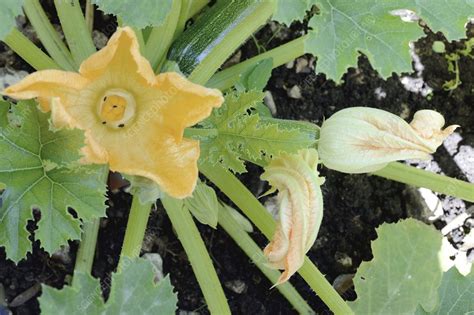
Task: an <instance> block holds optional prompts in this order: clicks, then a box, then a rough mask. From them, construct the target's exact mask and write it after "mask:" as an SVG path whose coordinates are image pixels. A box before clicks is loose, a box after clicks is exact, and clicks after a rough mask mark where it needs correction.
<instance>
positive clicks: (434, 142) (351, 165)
mask: <svg viewBox="0 0 474 315" xmlns="http://www.w3.org/2000/svg"><path fill="white" fill-rule="evenodd" d="M443 125H444V118H443V117H442V116H441V115H440V114H438V113H436V112H434V111H431V110H424V111H419V112H417V113H415V117H414V119H413V122H412V123H411V125H410V124H408V123H407V122H406V121H405V120H403V119H402V118H400V117H398V116H396V115H394V114H391V113H389V112H386V111H383V110H379V109H375V108H368V107H351V108H346V109H343V110H341V111H339V112H337V113H335V114H334V115H333V116H331V117H330V118H329V119H328V120H326V121H325V122H324V123H323V125H322V127H321V133H320V140H319V143H318V152H319V155H320V158H321V161H322V162H323V164H324V165H325V166H326V167H328V168H331V169H334V170H337V171H340V172H346V173H366V172H373V171H376V170H379V169H381V168H383V167H385V166H386V165H387V164H388V163H390V162H393V161H397V160H405V159H430V158H431V156H430V154H431V153H434V151H435V150H436V149H437V147H438V146H439V145H441V143H442V142H443V140H444V139H445V138H446V137H447V136H449V135H450V134H451V133H452V132H453V131H454V129H456V128H457V126H449V127H447V128H446V129H444V130H442V129H441V128H442V127H443Z"/></svg>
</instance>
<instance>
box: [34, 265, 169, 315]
mask: <svg viewBox="0 0 474 315" xmlns="http://www.w3.org/2000/svg"><path fill="white" fill-rule="evenodd" d="M154 276H155V275H154V273H153V266H152V265H151V263H150V262H149V261H147V260H145V259H141V258H137V259H135V260H132V261H127V264H126V265H123V267H122V271H121V272H118V273H114V274H113V275H112V288H111V290H110V297H109V299H108V301H107V302H106V303H104V301H103V299H102V295H101V289H100V282H99V280H98V279H94V278H92V276H90V275H88V274H84V273H77V272H76V273H75V274H74V286H72V287H64V288H63V289H62V290H57V289H55V288H52V287H48V286H46V285H43V286H42V287H43V294H42V295H41V297H40V298H39V302H40V308H41V311H42V314H44V315H49V314H69V315H76V314H78V315H79V314H94V315H109V314H110V315H113V314H122V315H128V314H130V315H135V314H150V315H152V314H163V315H167V314H170V315H171V314H174V313H175V311H176V304H177V302H178V299H177V297H176V294H175V293H173V287H172V285H171V282H170V279H169V277H166V278H165V279H163V280H161V281H160V282H158V284H155V283H154Z"/></svg>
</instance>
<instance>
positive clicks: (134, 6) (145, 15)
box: [92, 0, 173, 29]
mask: <svg viewBox="0 0 474 315" xmlns="http://www.w3.org/2000/svg"><path fill="white" fill-rule="evenodd" d="M92 2H93V3H94V4H97V6H98V7H99V9H101V10H102V11H104V12H105V13H107V14H113V15H115V16H117V17H119V18H121V19H122V21H123V23H124V24H126V25H129V26H133V27H136V28H139V29H142V28H145V27H147V26H160V25H161V24H163V22H164V21H165V19H166V17H167V16H168V14H169V12H170V11H171V4H172V3H173V0H154V1H150V0H133V1H130V0H93V1H92Z"/></svg>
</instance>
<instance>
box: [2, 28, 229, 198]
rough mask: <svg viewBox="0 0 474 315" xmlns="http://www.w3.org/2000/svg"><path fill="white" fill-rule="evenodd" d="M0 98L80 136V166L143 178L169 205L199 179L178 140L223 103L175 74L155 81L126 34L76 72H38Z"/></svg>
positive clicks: (190, 143)
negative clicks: (22, 102)
mask: <svg viewBox="0 0 474 315" xmlns="http://www.w3.org/2000/svg"><path fill="white" fill-rule="evenodd" d="M3 93H4V94H5V95H7V96H9V97H12V98H16V99H31V98H37V100H38V102H39V103H40V108H41V110H43V111H45V112H46V111H50V110H51V111H52V121H53V124H54V126H55V127H56V128H61V127H68V128H79V129H82V130H84V131H85V136H86V147H85V148H84V149H83V153H84V159H83V162H84V163H99V164H106V163H108V164H109V166H110V169H111V170H113V171H118V172H123V173H126V174H130V175H138V176H143V177H146V178H149V179H151V180H153V181H154V182H156V183H157V184H158V185H160V187H161V188H162V189H163V190H164V191H165V192H166V193H168V194H169V195H171V196H173V197H176V198H184V197H187V196H190V195H191V194H192V191H193V189H194V187H195V185H196V182H197V176H198V168H197V160H198V158H199V142H198V141H195V140H189V139H183V132H184V129H185V128H186V127H190V126H192V125H194V124H196V123H198V122H199V121H201V120H203V119H204V118H206V117H208V116H209V115H210V113H211V111H212V109H213V108H214V107H219V106H220V105H221V104H222V102H223V97H222V94H221V92H220V91H218V90H215V89H207V88H205V87H202V86H200V85H196V84H193V83H191V82H190V81H188V80H187V79H185V78H184V77H182V76H181V75H179V74H177V73H171V72H170V73H162V74H159V75H157V76H155V74H154V72H153V69H152V67H151V66H150V63H149V62H148V60H146V59H145V58H144V57H143V56H141V55H140V51H139V45H138V41H137V38H136V36H135V33H134V32H133V31H132V29H130V28H128V27H125V28H119V29H118V30H117V32H116V33H115V34H114V35H113V36H112V37H111V38H110V40H109V42H108V44H107V46H106V47H105V48H103V49H102V50H100V51H98V52H97V53H95V54H93V55H92V56H91V57H89V58H88V59H87V60H85V61H84V62H83V63H82V65H81V67H80V69H79V73H73V72H64V71H58V70H44V71H38V72H35V73H33V74H31V75H29V76H28V77H27V78H25V79H24V80H23V81H21V82H20V83H18V84H16V85H13V86H11V87H9V88H7V89H6V90H5V91H4V92H3Z"/></svg>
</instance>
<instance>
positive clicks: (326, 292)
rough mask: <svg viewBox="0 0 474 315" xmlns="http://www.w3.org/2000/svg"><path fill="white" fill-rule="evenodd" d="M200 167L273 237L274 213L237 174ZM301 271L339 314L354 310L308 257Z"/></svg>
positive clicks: (349, 312)
mask: <svg viewBox="0 0 474 315" xmlns="http://www.w3.org/2000/svg"><path fill="white" fill-rule="evenodd" d="M199 170H200V171H201V172H202V173H203V174H204V175H205V176H206V177H207V178H208V179H209V180H210V181H212V182H213V183H214V184H215V185H216V186H217V187H218V188H219V189H220V190H221V191H222V192H223V193H224V194H225V195H227V197H229V198H230V200H232V202H233V203H235V204H236V205H237V206H238V207H239V208H240V209H241V210H242V211H243V212H244V213H245V215H246V216H247V217H248V218H249V219H250V220H251V221H252V222H253V223H254V224H255V225H256V226H257V227H258V229H259V230H260V231H262V233H263V234H264V235H265V236H266V237H267V238H268V239H271V238H272V237H273V233H274V231H275V221H274V220H273V218H272V216H271V215H270V214H269V213H268V211H267V210H266V209H265V207H263V206H262V204H260V202H259V201H258V200H257V199H256V198H255V196H254V195H253V194H252V193H251V192H250V191H249V190H248V189H247V188H246V187H245V186H244V185H243V184H242V183H241V182H240V181H239V180H238V179H237V178H236V177H235V176H234V175H232V174H231V173H230V172H229V171H227V170H225V169H223V168H221V167H213V166H211V165H208V164H201V165H200V167H199ZM298 273H299V274H300V275H301V277H303V279H304V280H305V281H306V283H308V284H309V286H310V287H311V288H312V289H313V290H314V291H315V292H316V294H318V296H319V297H320V298H321V300H322V301H323V302H324V303H325V304H326V305H327V306H328V307H329V308H330V309H331V311H333V312H334V313H335V314H352V313H353V312H352V310H351V309H350V308H349V306H348V305H347V304H346V303H345V301H344V300H343V299H342V298H341V296H340V295H339V294H338V293H337V292H336V291H335V290H334V288H333V287H332V286H331V284H330V283H329V282H328V281H327V280H326V278H325V277H324V275H323V274H322V273H321V272H320V271H319V270H318V268H317V267H316V266H315V265H314V264H313V263H312V262H311V260H310V259H309V258H308V257H306V258H305V263H304V265H303V267H301V268H300V269H299V270H298Z"/></svg>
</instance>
